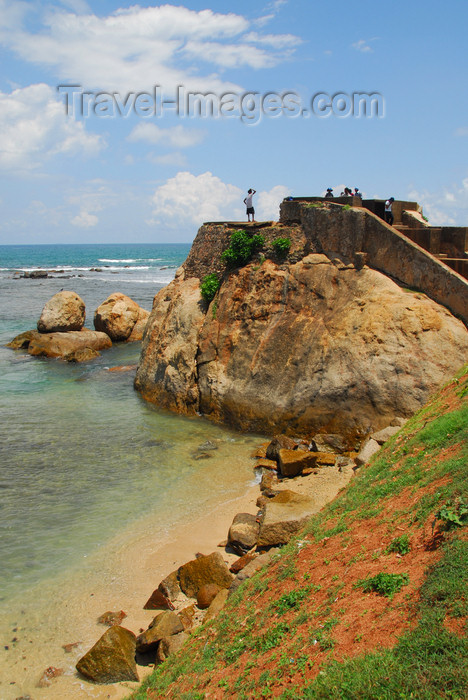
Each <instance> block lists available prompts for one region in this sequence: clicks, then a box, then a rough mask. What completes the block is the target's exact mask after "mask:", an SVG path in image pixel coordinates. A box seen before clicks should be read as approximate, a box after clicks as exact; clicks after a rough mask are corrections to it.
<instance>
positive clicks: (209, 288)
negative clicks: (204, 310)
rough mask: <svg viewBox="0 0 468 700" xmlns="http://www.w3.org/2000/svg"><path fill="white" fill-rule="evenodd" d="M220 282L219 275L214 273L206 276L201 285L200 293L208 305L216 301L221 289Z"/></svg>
mask: <svg viewBox="0 0 468 700" xmlns="http://www.w3.org/2000/svg"><path fill="white" fill-rule="evenodd" d="M220 284H221V283H220V281H219V279H218V275H217V274H216V273H214V272H212V273H210V274H209V275H206V276H205V277H204V278H203V279H202V281H201V283H200V293H201V295H202V297H203V299H204V300H205V301H207V302H208V303H209V302H210V301H211V300H212V299H214V296H215V294H216V292H217V291H218V289H219V287H220Z"/></svg>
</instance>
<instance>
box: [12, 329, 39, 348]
mask: <svg viewBox="0 0 468 700" xmlns="http://www.w3.org/2000/svg"><path fill="white" fill-rule="evenodd" d="M36 336H39V332H38V331H25V332H24V333H20V334H19V335H17V336H16V337H15V338H13V340H12V341H10V342H9V343H7V348H13V350H22V349H25V348H28V347H29V343H30V342H31V340H32V339H33V338H35V337H36Z"/></svg>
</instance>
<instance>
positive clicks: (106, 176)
mask: <svg viewBox="0 0 468 700" xmlns="http://www.w3.org/2000/svg"><path fill="white" fill-rule="evenodd" d="M467 26H468V5H467V3H466V0H463V1H462V0H449V1H448V2H446V3H436V2H432V3H427V2H424V3H423V2H420V1H419V0H413V2H411V3H409V2H407V1H406V2H402V1H401V0H396V1H394V2H392V3H381V2H375V0H373V1H372V2H371V1H370V0H361V1H360V2H358V3H355V2H354V3H353V2H349V1H347V2H342V1H341V0H335V2H332V3H330V2H328V3H326V2H323V0H322V1H321V2H316V1H315V0H271V1H269V0H265V2H246V1H244V0H238V2H236V3H232V2H229V3H228V2H225V1H224V0H222V1H219V2H214V1H213V0H211V2H210V0H206V2H197V1H189V0H187V1H186V2H184V3H183V4H165V5H158V4H156V3H155V2H140V3H139V4H131V3H129V2H126V1H125V0H121V2H111V1H110V0H62V1H59V0H51V1H50V2H46V1H45V0H44V1H43V0H30V1H28V2H22V1H21V0H0V51H1V71H0V178H1V191H0V213H1V216H0V243H2V244H8V243H79V242H83V243H88V242H96V243H97V242H104V243H105V242H131V241H133V242H190V241H191V240H192V239H193V238H194V236H195V234H196V231H197V229H198V227H199V225H200V224H201V223H202V222H203V221H207V220H222V219H238V218H241V219H244V218H245V213H244V206H243V204H242V200H243V198H244V196H245V193H246V190H247V189H248V188H249V187H253V188H254V189H256V190H257V194H256V196H255V199H254V203H255V206H256V211H257V218H264V219H270V218H277V213H278V206H279V203H280V201H281V199H282V198H283V197H284V196H286V195H288V194H293V195H312V194H322V193H323V192H324V191H325V189H326V188H327V187H334V188H335V191H336V192H338V193H339V190H341V189H342V187H343V186H344V185H347V186H349V187H355V186H357V187H359V188H360V189H361V191H362V192H363V193H364V194H365V195H366V196H368V197H374V196H375V197H385V198H386V197H389V196H394V197H395V198H397V199H417V200H418V201H420V202H421V203H422V204H423V206H424V211H425V213H426V215H428V216H429V217H430V220H431V222H432V223H434V224H441V223H445V224H454V225H457V224H458V225H468V158H467V155H468V89H467V86H466V78H465V70H464V68H465V67H466V63H467V48H466V36H465V35H466V27H467ZM71 84H73V85H76V86H79V87H77V88H75V90H76V95H77V96H79V95H80V94H81V93H82V92H88V93H90V97H88V98H87V100H88V102H89V107H88V110H89V116H87V117H84V116H83V115H82V114H81V113H80V109H79V100H76V103H74V109H73V110H70V109H69V114H68V115H67V114H66V110H65V96H64V94H63V90H62V91H61V92H60V91H58V90H57V86H59V85H71ZM155 85H158V86H159V87H158V90H159V95H160V96H161V95H162V96H163V99H167V100H169V99H172V98H173V96H174V95H175V90H176V87H177V86H183V89H184V90H185V92H186V93H200V92H203V93H210V94H211V95H212V96H214V97H213V99H216V100H217V104H219V101H220V100H221V97H222V96H223V95H226V93H229V94H230V95H234V96H237V98H238V99H239V101H240V100H241V98H242V99H244V100H246V99H247V98H243V97H242V96H244V95H245V94H246V93H253V94H255V103H253V104H254V106H253V107H252V110H251V114H252V115H253V116H254V118H252V119H250V121H249V120H248V119H246V118H244V119H241V118H240V117H239V116H236V115H235V114H227V111H226V110H224V112H223V113H222V114H220V115H218V116H213V117H203V118H202V117H197V116H196V115H195V116H194V115H187V114H186V115H182V114H180V113H179V114H176V112H175V109H174V108H170V107H166V108H165V109H164V110H163V113H162V114H161V111H159V112H158V113H157V114H156V115H154V114H150V113H149V110H147V111H146V112H145V111H144V110H141V109H140V112H139V113H137V112H136V110H135V109H133V108H131V109H128V110H127V112H128V113H127V116H121V115H119V114H118V113H117V110H116V108H115V104H116V102H115V100H117V101H119V100H120V104H121V105H122V104H124V103H125V102H126V104H127V106H128V105H130V106H131V105H132V104H133V103H132V100H134V99H135V98H136V95H137V94H139V93H149V94H152V93H153V91H154V86H155ZM267 93H274V95H275V96H279V97H274V98H271V99H272V100H273V103H274V105H278V100H282V101H281V102H280V103H279V104H280V109H277V110H276V111H277V114H276V115H273V114H260V111H259V108H258V105H259V104H260V103H261V101H262V100H263V97H264V96H265V95H266V94H267ZM318 93H321V94H323V95H325V96H326V95H328V96H330V99H331V98H332V97H333V96H334V95H336V94H338V93H339V94H343V95H345V96H352V95H353V94H355V93H368V94H376V93H378V94H379V95H380V96H381V97H380V98H379V100H380V101H379V109H380V114H379V115H376V114H375V113H374V114H373V115H372V116H371V117H364V116H362V115H361V116H360V117H358V116H355V115H353V114H348V113H347V112H348V111H350V110H349V109H348V105H349V103H348V102H341V105H342V106H343V105H344V107H342V108H343V109H344V110H345V112H346V115H345V116H343V114H340V113H339V109H338V108H337V109H335V108H336V107H337V105H338V107H339V104H340V102H339V100H338V102H334V103H333V109H330V110H329V111H330V114H328V116H323V114H320V113H319V110H316V113H313V111H312V109H311V99H312V98H313V96H314V95H317V94H318ZM98 94H99V95H100V97H97V95H98ZM285 94H288V95H290V96H291V95H293V96H294V100H295V104H297V105H298V104H299V101H300V105H301V106H300V109H299V108H298V109H297V110H296V111H295V112H293V110H288V109H287V108H286V107H285V103H284V95H285ZM112 95H114V98H112ZM115 96H117V98H116V97H115ZM112 99H114V102H112ZM251 99H253V98H251ZM346 99H347V100H349V99H350V97H347V98H346ZM109 101H110V102H109ZM99 104H100V105H101V106H100V107H99ZM103 104H104V106H106V105H107V111H106V110H105V108H104V107H103V106H102V105H103ZM110 104H113V105H114V108H113V112H112V110H111V109H110V107H109V105H110ZM243 104H244V105H246V106H248V104H249V103H248V102H244V103H243ZM321 104H326V100H325V103H324V102H322V103H321ZM302 109H304V110H305V112H306V113H304V114H302V113H299V112H302ZM123 111H125V110H123Z"/></svg>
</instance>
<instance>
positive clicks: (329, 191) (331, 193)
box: [325, 187, 333, 199]
mask: <svg viewBox="0 0 468 700" xmlns="http://www.w3.org/2000/svg"><path fill="white" fill-rule="evenodd" d="M325 199H333V189H332V188H331V187H328V188H327V193H326V195H325Z"/></svg>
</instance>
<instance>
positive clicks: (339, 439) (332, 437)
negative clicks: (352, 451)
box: [312, 433, 348, 454]
mask: <svg viewBox="0 0 468 700" xmlns="http://www.w3.org/2000/svg"><path fill="white" fill-rule="evenodd" d="M312 445H313V448H314V450H315V451H316V452H335V453H336V454H341V453H342V452H346V450H347V449H348V446H347V445H346V442H345V440H344V438H343V436H342V435H337V434H336V433H317V435H314V437H313V440H312Z"/></svg>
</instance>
